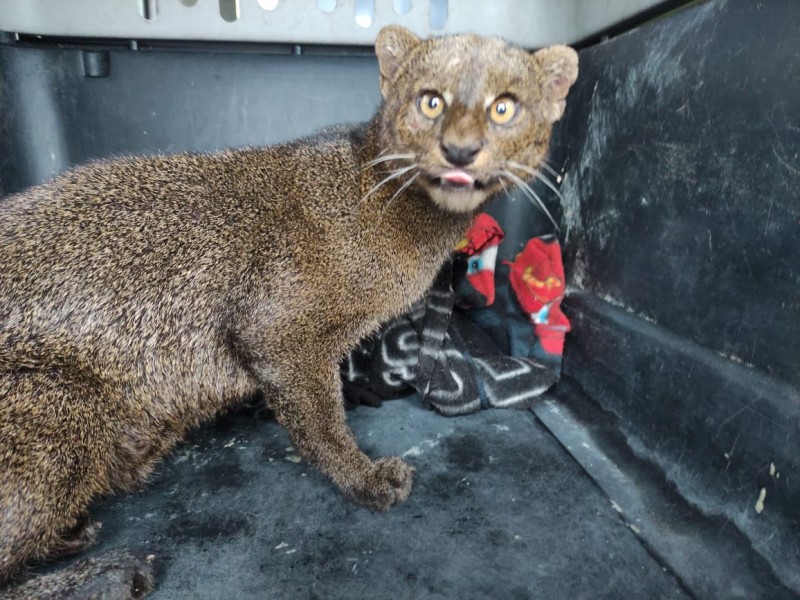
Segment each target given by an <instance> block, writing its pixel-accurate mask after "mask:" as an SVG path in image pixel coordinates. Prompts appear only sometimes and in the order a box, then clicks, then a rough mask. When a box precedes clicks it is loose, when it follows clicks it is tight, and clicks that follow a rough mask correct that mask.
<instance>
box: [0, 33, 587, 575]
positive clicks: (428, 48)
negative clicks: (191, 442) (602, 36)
mask: <svg viewBox="0 0 800 600" xmlns="http://www.w3.org/2000/svg"><path fill="white" fill-rule="evenodd" d="M376 50H377V53H378V58H379V62H380V69H381V91H382V94H383V96H384V104H383V106H382V108H381V109H380V111H379V112H378V114H377V115H376V116H375V118H374V119H373V120H372V121H371V122H370V123H369V124H368V125H366V126H364V127H361V128H352V129H344V128H341V129H334V130H330V131H328V132H326V133H324V134H321V135H320V136H318V137H315V138H310V139H306V140H301V141H297V142H294V143H288V144H283V145H279V146H273V147H266V148H258V149H243V150H235V151H227V152H222V153H219V154H215V155H187V154H183V155H174V156H158V157H140V158H125V159H118V160H110V161H104V162H98V163H95V164H91V165H88V166H83V167H80V168H77V169H74V170H72V171H69V172H67V173H65V174H63V175H61V176H59V177H57V178H56V179H54V180H53V181H50V182H48V183H45V184H44V185H40V186H38V187H35V188H33V189H31V190H28V191H26V192H23V193H21V194H17V195H15V196H12V197H10V198H8V199H6V200H5V201H4V202H2V203H0V264H2V265H3V267H2V269H0V440H2V446H0V581H2V580H3V579H7V578H8V577H10V576H11V575H12V574H13V573H14V572H15V571H16V570H17V569H18V568H19V567H20V566H21V565H22V564H24V563H25V562H27V561H29V560H31V559H41V558H45V557H47V556H48V555H51V554H52V553H53V552H54V551H58V550H59V549H60V550H62V551H64V550H76V549H77V548H78V547H79V546H80V544H81V542H88V541H89V540H91V538H92V537H93V534H94V533H93V532H94V531H95V529H96V524H95V525H92V526H90V527H95V529H89V530H86V529H82V528H81V523H82V522H83V523H85V522H86V521H85V511H86V509H87V506H88V504H89V502H90V501H91V500H92V499H93V498H96V497H97V496H99V495H102V494H107V493H108V492H110V491H112V490H115V489H130V488H131V487H133V486H135V485H136V484H138V483H140V482H141V481H143V480H144V479H145V478H146V477H147V475H148V474H149V473H150V472H151V470H152V468H153V466H154V465H155V463H156V462H157V461H158V460H159V459H160V458H162V457H163V456H164V454H165V453H166V452H167V451H169V449H170V448H172V447H173V446H174V445H175V444H176V443H177V442H178V441H179V440H180V439H181V438H182V437H183V436H184V434H185V433H186V431H187V430H189V429H191V428H193V427H196V426H198V425H199V424H200V423H202V422H204V421H206V420H208V419H210V418H212V417H213V416H214V415H216V414H218V413H219V412H220V411H223V410H226V409H228V408H230V407H231V406H232V405H234V404H235V403H236V402H237V401H239V400H240V399H241V398H243V397H245V396H248V395H251V394H253V393H255V392H257V391H259V390H260V391H264V392H265V393H266V396H267V399H268V402H269V404H270V406H271V407H272V408H273V409H274V411H275V413H276V415H277V417H278V419H279V421H280V423H281V424H282V425H283V426H285V427H286V428H287V429H288V431H289V434H290V435H291V438H292V440H293V442H294V444H295V445H296V447H297V448H299V449H300V451H301V452H302V453H303V454H304V456H305V457H306V458H307V459H308V460H309V461H310V462H312V463H313V464H314V465H316V466H317V467H318V468H319V469H320V470H321V471H322V472H324V473H325V474H326V475H328V476H329V477H330V478H331V479H332V480H333V482H334V483H335V484H336V485H337V486H338V487H339V488H340V489H341V490H342V491H343V492H344V494H345V495H347V496H348V497H350V498H352V499H354V500H356V501H358V502H361V503H363V504H366V505H367V506H370V507H372V508H374V509H379V510H385V509H388V508H389V507H391V506H392V505H393V504H395V503H396V502H399V501H402V500H404V499H405V498H406V497H407V496H408V494H409V492H410V490H411V480H412V471H413V470H412V469H411V467H409V466H408V465H407V464H405V463H404V462H403V461H401V460H400V459H399V458H396V457H394V458H383V459H379V460H377V461H373V460H371V459H370V458H368V457H367V456H366V455H364V454H363V453H362V452H361V451H360V450H359V449H358V447H357V446H356V442H355V440H354V439H353V436H352V434H351V432H350V430H349V429H348V427H347V425H346V423H345V416H344V411H343V407H342V399H341V390H340V382H339V374H338V368H337V365H338V362H339V360H340V357H341V356H342V355H343V354H344V353H345V352H346V351H348V350H349V349H351V348H352V347H353V346H354V345H355V344H356V343H357V342H358V341H359V340H360V339H361V338H362V337H363V336H365V335H366V334H368V333H369V332H371V331H373V330H374V329H375V328H376V327H377V326H378V325H379V324H380V323H381V322H383V321H386V320H387V319H390V318H392V317H395V316H397V315H399V314H401V313H403V312H404V311H405V310H407V309H408V307H409V306H410V305H411V304H412V303H413V302H414V301H415V300H417V299H419V298H420V297H421V296H422V295H423V294H424V292H425V290H426V289H427V288H428V286H429V285H430V284H431V282H432V279H433V277H434V276H435V274H436V272H437V271H438V269H439V267H440V265H441V263H442V262H443V261H444V260H445V259H446V257H447V256H448V255H449V253H450V251H451V249H452V248H453V247H454V245H455V244H456V242H457V241H458V239H459V238H460V236H461V235H462V234H463V232H464V230H465V228H466V226H467V225H468V223H469V221H470V219H471V217H472V215H473V214H474V211H475V210H476V209H477V208H478V207H479V206H480V204H481V203H482V202H483V201H484V200H485V199H486V198H487V197H489V196H490V195H492V194H494V193H496V192H498V191H499V189H500V182H499V180H498V179H497V177H496V172H497V170H498V169H499V168H503V161H504V160H505V159H506V158H509V159H513V160H515V161H517V162H519V163H523V164H525V165H528V166H529V167H537V166H538V165H539V163H540V161H541V160H542V159H543V158H544V156H545V153H546V150H547V145H548V143H549V138H550V129H551V125H552V122H553V121H554V120H556V119H557V118H559V117H560V115H561V113H562V111H563V100H564V98H565V96H566V93H567V90H568V89H569V86H570V85H571V83H572V82H573V81H574V79H575V77H576V75H577V57H576V55H575V53H574V51H572V50H570V49H569V48H566V47H555V48H551V49H547V50H543V51H540V52H539V53H536V54H533V55H529V54H527V53H526V52H523V51H521V50H518V49H515V48H512V47H509V46H508V45H506V44H505V43H504V42H502V41H501V40H496V39H487V38H480V37H477V36H472V35H467V36H456V37H445V38H435V39H430V40H424V41H420V40H418V39H417V38H416V37H414V36H413V35H412V34H411V33H410V32H408V31H407V30H405V29H403V28H400V27H388V28H385V29H384V30H382V31H381V32H380V34H379V36H378V40H377V44H376ZM424 90H436V91H439V92H440V93H442V94H446V95H447V96H448V97H451V98H452V102H451V104H450V106H448V108H447V111H446V112H445V113H444V114H443V116H442V117H441V118H439V119H438V120H436V121H430V120H427V119H425V118H424V117H422V116H421V113H420V112H419V108H418V105H417V97H418V95H419V93H420V92H421V91H424ZM504 93H511V94H513V95H515V96H516V98H517V99H518V100H519V103H520V105H521V106H522V109H521V113H520V114H518V115H517V118H516V119H515V120H514V123H513V125H510V126H504V127H498V126H494V125H492V124H490V123H489V122H488V121H487V113H486V102H487V99H488V101H491V100H492V99H493V98H494V97H497V96H499V95H500V94H504ZM443 140H444V141H446V142H447V143H449V144H464V143H468V142H471V141H476V140H477V141H478V142H479V143H480V144H482V150H481V151H480V153H479V154H478V156H477V158H476V160H475V162H474V163H473V164H472V165H469V166H467V167H466V169H467V170H468V171H469V172H470V173H472V174H474V175H475V177H476V178H477V179H478V181H479V182H480V184H479V186H480V189H468V190H463V189H458V190H453V189H446V188H443V187H442V186H441V185H439V184H438V183H437V182H436V180H435V179H436V177H437V175H439V174H440V173H441V172H443V171H444V170H445V169H447V168H449V167H448V166H447V164H446V161H445V159H444V157H443V155H442V150H441V147H440V145H441V143H442V142H443ZM384 153H385V154H384ZM396 153H412V154H413V155H414V156H415V159H414V160H415V162H416V164H417V168H416V171H419V173H420V175H419V177H418V178H417V180H415V182H414V184H413V185H410V186H409V187H408V188H406V189H405V190H404V191H403V193H402V194H399V195H397V197H393V196H394V195H395V192H397V190H398V189H399V187H400V185H401V184H402V183H404V182H405V181H407V179H404V178H402V177H400V178H397V179H395V180H392V181H389V182H386V183H385V184H384V185H383V186H381V187H379V188H378V189H377V190H375V189H374V188H375V186H376V185H378V184H379V183H380V182H381V180H382V179H383V178H384V177H385V171H386V170H387V169H388V168H396V167H402V166H404V165H405V164H406V163H404V162H403V160H402V159H396V160H388V161H386V162H384V163H380V164H376V165H373V166H366V163H367V162H368V161H370V160H373V159H375V158H376V157H380V156H382V155H384V156H389V155H391V154H396ZM412 172H415V171H412ZM520 175H523V174H522V173H520ZM370 192H371V193H370Z"/></svg>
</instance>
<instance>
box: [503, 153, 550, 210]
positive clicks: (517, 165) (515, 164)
mask: <svg viewBox="0 0 800 600" xmlns="http://www.w3.org/2000/svg"><path fill="white" fill-rule="evenodd" d="M508 164H509V165H511V166H512V167H514V168H515V169H520V170H521V171H525V172H526V173H530V174H531V175H533V176H534V177H536V179H538V180H539V181H541V182H542V183H544V184H545V185H546V186H547V187H549V188H550V189H551V190H553V191H554V192H555V193H556V196H558V199H559V200H562V201H563V200H564V199H563V198H562V197H561V192H559V191H558V188H557V187H556V186H554V185H553V184H552V183H551V182H550V180H549V179H547V177H545V176H544V175H542V174H541V173H540V172H539V171H537V170H536V169H531V168H530V167H528V166H526V165H522V164H520V163H518V162H514V161H513V160H509V161H508ZM542 164H544V163H542Z"/></svg>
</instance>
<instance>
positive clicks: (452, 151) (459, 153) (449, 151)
mask: <svg viewBox="0 0 800 600" xmlns="http://www.w3.org/2000/svg"><path fill="white" fill-rule="evenodd" d="M482 147H483V144H481V143H480V142H474V143H472V144H467V145H463V146H461V145H455V144H444V143H443V144H442V154H444V157H445V158H446V159H447V161H448V162H449V163H451V164H452V165H453V166H455V167H466V166H467V165H469V164H472V162H474V161H475V157H476V156H478V152H480V151H481V148H482Z"/></svg>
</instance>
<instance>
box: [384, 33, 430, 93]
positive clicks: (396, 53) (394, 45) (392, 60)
mask: <svg viewBox="0 0 800 600" xmlns="http://www.w3.org/2000/svg"><path fill="white" fill-rule="evenodd" d="M419 42H420V39H419V38H418V37H417V36H416V35H414V34H413V33H411V32H410V31H409V30H408V29H406V28H405V27H402V26H400V25H387V26H386V27H384V28H383V29H381V30H380V31H379V32H378V37H377V38H375V54H377V55H378V66H379V67H380V70H381V94H382V95H383V97H384V98H386V95H387V94H388V92H389V83H390V82H391V81H392V79H394V75H395V73H397V69H398V67H399V66H400V63H402V62H403V57H404V56H405V55H406V54H407V53H408V51H409V50H410V49H411V48H413V47H414V46H416V45H417V44H419Z"/></svg>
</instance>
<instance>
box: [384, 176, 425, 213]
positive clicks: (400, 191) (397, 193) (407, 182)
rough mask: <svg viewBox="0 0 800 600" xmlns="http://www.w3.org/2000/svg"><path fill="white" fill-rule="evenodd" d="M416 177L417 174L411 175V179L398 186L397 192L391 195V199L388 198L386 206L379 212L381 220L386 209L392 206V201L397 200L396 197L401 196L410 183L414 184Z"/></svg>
mask: <svg viewBox="0 0 800 600" xmlns="http://www.w3.org/2000/svg"><path fill="white" fill-rule="evenodd" d="M417 177H419V173H414V175H413V176H412V177H411V178H409V180H408V181H406V182H405V183H404V184H403V185H401V186H400V187H399V188H398V189H397V191H396V192H395V193H394V194H393V195H392V197H391V198H389V202H387V203H386V206H384V207H383V210H382V211H381V219H383V215H384V213H385V212H386V209H388V208H389V206H390V205H391V204H392V202H394V199H395V198H397V197H398V196H399V195H400V194H402V193H403V192H404V191H405V190H406V188H407V187H408V186H410V185H411V184H412V183H414V180H415V179H416V178H417Z"/></svg>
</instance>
